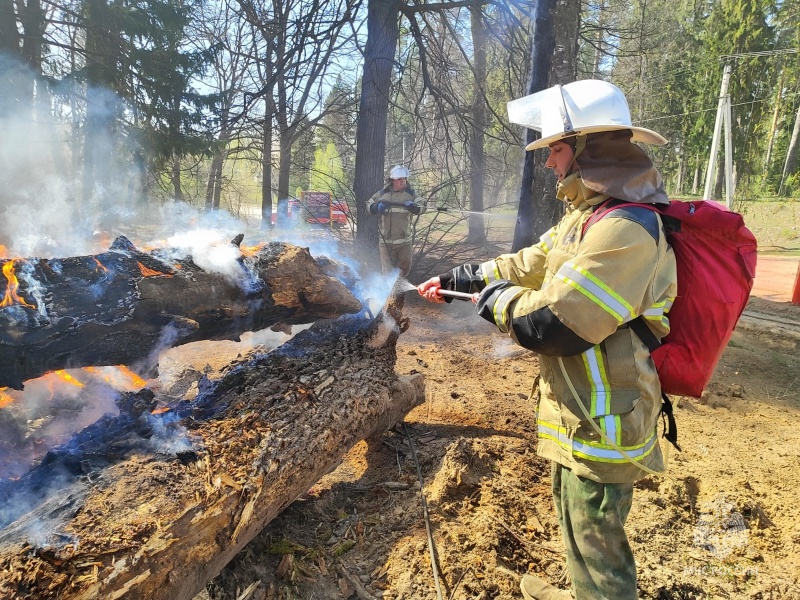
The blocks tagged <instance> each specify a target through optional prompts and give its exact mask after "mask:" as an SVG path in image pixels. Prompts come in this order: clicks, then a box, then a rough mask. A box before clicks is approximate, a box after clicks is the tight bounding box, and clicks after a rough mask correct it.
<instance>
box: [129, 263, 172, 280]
mask: <svg viewBox="0 0 800 600" xmlns="http://www.w3.org/2000/svg"><path fill="white" fill-rule="evenodd" d="M136 264H137V265H139V270H140V271H141V272H142V276H143V277H156V276H157V275H163V276H165V277H172V274H171V273H162V272H161V271H154V270H153V269H148V268H147V267H145V266H144V265H143V264H142V263H140V262H137V263H136Z"/></svg>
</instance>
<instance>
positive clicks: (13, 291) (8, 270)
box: [0, 260, 36, 308]
mask: <svg viewBox="0 0 800 600" xmlns="http://www.w3.org/2000/svg"><path fill="white" fill-rule="evenodd" d="M14 262H15V261H14V260H10V261H8V262H7V263H6V264H4V265H3V275H5V277H6V281H8V286H7V287H6V295H5V298H3V301H2V302H0V308H7V307H9V306H13V305H14V304H21V305H22V306H27V307H28V308H36V306H35V305H33V304H28V303H27V302H25V300H23V299H22V298H21V297H20V296H19V294H17V289H18V288H19V281H17V276H16V275H15V274H14Z"/></svg>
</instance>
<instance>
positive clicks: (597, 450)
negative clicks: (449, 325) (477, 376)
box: [452, 195, 677, 483]
mask: <svg viewBox="0 0 800 600" xmlns="http://www.w3.org/2000/svg"><path fill="white" fill-rule="evenodd" d="M605 198H606V197H605V196H602V195H597V196H594V197H590V198H588V199H583V198H581V199H579V200H577V201H573V203H572V205H571V206H569V208H568V212H567V214H566V215H565V216H564V218H563V219H562V220H561V221H560V222H559V224H558V225H556V227H554V228H553V229H551V230H550V231H548V232H547V233H545V234H544V235H543V236H542V237H541V239H540V241H539V243H538V244H535V245H533V246H530V247H528V248H525V249H523V250H521V251H520V252H518V253H516V254H507V255H503V256H500V257H498V258H497V259H495V260H492V261H488V262H486V263H484V264H482V265H480V267H478V268H475V267H474V266H473V267H470V268H466V269H465V268H459V269H456V270H454V272H453V276H452V278H453V285H454V287H455V289H458V290H459V291H478V290H482V289H484V288H486V287H487V286H490V284H492V282H495V281H496V282H498V283H499V284H500V285H494V286H490V289H486V293H485V294H482V295H481V302H483V303H484V310H483V311H482V312H481V315H482V316H484V318H491V319H493V320H494V322H495V324H496V325H497V326H498V328H499V329H500V330H501V331H503V332H507V333H508V334H509V335H510V336H511V337H512V338H513V339H514V340H515V341H516V342H517V343H519V344H520V345H522V346H525V347H528V348H531V349H534V350H536V351H537V352H540V353H542V354H541V356H540V361H539V362H540V378H539V392H540V399H539V411H538V429H539V444H538V453H539V454H540V455H541V456H544V457H546V458H549V459H551V460H554V461H556V462H558V463H560V464H562V465H564V466H565V467H567V468H569V469H572V470H573V471H574V472H575V474H576V475H578V476H580V477H587V478H589V479H592V480H595V481H599V482H603V483H624V482H630V481H635V480H636V479H639V478H641V477H643V476H644V475H646V473H645V472H644V471H643V470H642V469H640V468H638V467H637V466H636V465H634V464H631V463H630V462H629V461H628V459H626V458H625V457H624V456H623V455H622V454H620V453H619V452H618V451H617V450H616V449H614V448H613V446H612V445H610V444H608V443H606V441H604V439H603V438H602V437H601V436H600V435H598V434H597V432H596V431H595V430H594V428H593V427H592V426H591V425H590V424H589V422H588V421H587V420H586V417H585V416H584V414H583V412H582V411H581V409H580V407H579V406H578V404H577V402H576V399H575V397H574V396H573V393H572V391H571V390H570V389H569V386H568V385H567V381H566V379H565V378H564V375H563V373H562V371H561V367H560V365H559V363H558V356H561V357H562V361H563V364H564V367H565V370H566V372H567V374H568V377H569V379H570V380H571V382H572V384H573V386H574V387H575V389H576V391H577V393H578V397H579V399H580V402H581V404H582V405H583V407H584V408H585V409H586V410H587V411H588V412H589V414H590V415H591V416H592V417H593V420H594V422H595V424H596V425H597V426H598V427H599V428H600V429H601V431H603V432H604V434H605V435H606V436H607V437H608V438H609V439H610V440H612V441H613V442H614V443H615V444H616V445H617V446H618V447H620V448H621V449H622V450H623V451H624V452H625V453H626V454H628V456H629V457H630V458H632V459H633V460H634V461H637V462H639V463H640V464H642V465H644V466H646V467H648V468H650V469H652V470H655V471H662V470H663V469H664V464H663V458H662V455H661V449H660V446H659V444H658V439H657V434H656V426H657V424H658V416H659V414H660V411H661V386H660V384H659V381H658V374H657V373H656V370H655V366H654V364H653V361H652V359H651V358H650V352H649V350H648V349H647V347H646V346H645V345H644V343H642V341H641V340H639V338H638V336H636V334H635V333H634V332H633V330H631V329H629V328H628V327H627V326H626V324H627V323H628V322H630V321H631V320H633V319H635V318H636V317H638V316H639V315H645V318H646V320H647V323H648V325H649V326H650V328H651V329H652V330H653V332H654V333H655V335H656V336H657V337H659V338H661V337H663V336H664V335H666V334H667V333H668V331H669V320H668V318H667V314H666V313H667V311H668V309H669V306H670V305H671V302H672V299H673V298H674V297H675V294H676V291H677V283H676V281H677V280H676V270H675V257H674V255H673V253H672V249H671V248H670V247H669V245H668V244H667V242H666V237H665V235H664V231H663V226H662V224H661V220H660V217H659V216H658V215H657V214H656V213H654V212H652V211H646V209H641V210H643V211H644V212H647V213H649V214H650V215H651V216H647V215H638V214H636V213H633V212H630V211H629V213H627V214H621V215H620V216H618V217H615V216H614V215H613V213H610V214H609V215H607V216H606V217H605V218H604V219H601V220H600V221H598V222H597V223H595V224H594V225H592V227H591V228H590V229H589V230H588V231H587V232H586V234H585V238H584V237H583V234H582V226H583V224H584V223H585V221H586V220H587V219H588V218H589V216H590V215H591V212H592V207H593V206H594V205H596V204H598V203H599V202H601V201H603V200H604V199H605ZM459 278H461V280H459ZM491 288H494V289H491ZM481 302H479V311H480V310H481ZM542 314H546V315H548V316H549V320H548V319H543V318H542V316H541V315H542ZM543 323H544V325H545V327H542V324H543ZM548 331H554V332H555V333H554V334H551V335H552V336H554V337H556V338H559V337H561V338H567V339H568V341H567V342H565V343H564V344H563V345H559V344H558V343H557V342H558V340H557V339H556V343H549V345H548V344H545V347H544V348H540V347H539V346H537V343H538V342H539V341H541V340H545V339H547V336H548ZM563 347H567V348H570V349H571V350H569V351H563ZM548 353H549V354H550V355H549V356H548V355H547V354H548Z"/></svg>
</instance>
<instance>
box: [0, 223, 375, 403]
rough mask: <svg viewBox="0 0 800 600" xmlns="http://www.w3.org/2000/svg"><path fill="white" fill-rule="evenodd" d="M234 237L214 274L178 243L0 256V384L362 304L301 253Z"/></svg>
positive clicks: (122, 241)
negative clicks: (51, 255)
mask: <svg viewBox="0 0 800 600" xmlns="http://www.w3.org/2000/svg"><path fill="white" fill-rule="evenodd" d="M238 241H240V238H239V237H237V238H236V239H235V240H234V244H232V245H231V246H230V247H226V248H220V249H218V254H220V256H217V257H214V259H215V261H216V262H217V263H219V267H218V268H217V269H216V270H215V271H210V270H204V269H202V268H200V267H198V266H197V264H195V262H194V261H193V260H192V258H190V257H187V256H186V252H185V251H181V250H180V249H169V250H159V251H155V252H153V253H144V252H140V251H139V250H137V249H136V248H135V247H134V246H133V245H132V244H131V243H130V242H129V241H128V240H127V239H126V238H123V237H120V238H117V240H116V241H115V242H114V244H113V245H112V246H111V249H110V250H109V251H108V252H104V253H102V254H98V255H95V256H80V257H72V258H64V259H13V260H0V267H1V268H2V273H3V275H4V276H5V281H6V294H5V298H4V299H3V302H2V303H0V387H4V386H7V387H13V388H15V389H22V385H23V382H24V381H26V380H28V379H33V378H35V377H39V376H41V375H44V374H45V373H47V372H49V371H53V370H57V369H65V368H71V367H86V366H101V365H119V364H123V365H129V366H130V365H134V364H136V363H139V362H142V361H145V360H146V359H147V358H148V357H149V356H151V355H152V354H154V353H155V352H154V351H156V350H161V349H164V348H167V347H169V346H174V345H178V344H185V343H187V342H192V341H197V340H201V339H204V340H220V339H238V336H239V335H241V334H242V333H244V332H245V331H254V330H259V329H264V328H266V327H270V326H275V325H278V324H286V325H290V324H297V323H310V322H313V321H316V320H318V319H328V318H335V317H338V316H340V315H342V314H345V313H355V312H358V311H359V310H361V303H360V302H359V301H358V300H357V299H356V298H355V297H354V296H353V295H352V294H351V293H350V292H349V291H348V289H347V287H346V286H345V285H344V284H343V283H342V282H341V281H339V280H337V279H335V278H332V277H329V276H328V275H326V274H325V273H324V272H323V270H322V268H320V266H319V265H318V264H317V262H315V260H314V259H313V258H312V257H311V255H310V254H309V253H308V251H307V250H306V249H303V248H299V247H297V246H292V245H290V244H285V243H270V244H267V245H265V246H263V247H260V248H257V249H254V250H252V251H247V252H245V253H242V252H241V251H240V250H239V248H238V245H236V244H235V242H238ZM0 282H2V280H0ZM0 284H1V283H0ZM147 366H149V365H145V366H144V368H146V367H147Z"/></svg>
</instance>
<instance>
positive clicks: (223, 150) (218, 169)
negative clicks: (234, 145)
mask: <svg viewBox="0 0 800 600" xmlns="http://www.w3.org/2000/svg"><path fill="white" fill-rule="evenodd" d="M224 102H225V103H226V106H225V107H224V108H223V109H222V112H221V113H220V121H221V122H222V128H221V129H220V132H219V136H218V137H217V142H218V144H219V147H218V148H217V150H215V151H214V157H213V158H212V160H211V168H210V169H209V173H208V185H207V186H206V202H205V209H206V210H207V211H208V210H219V203H220V198H221V197H222V167H223V165H224V164H225V157H226V154H227V152H228V141H229V140H230V137H231V135H230V125H229V124H228V120H229V118H230V110H229V108H228V107H227V104H228V103H229V102H230V100H228V98H225V99H224Z"/></svg>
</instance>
